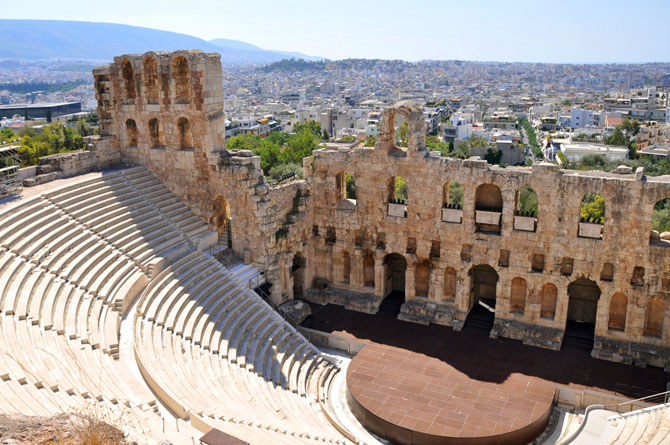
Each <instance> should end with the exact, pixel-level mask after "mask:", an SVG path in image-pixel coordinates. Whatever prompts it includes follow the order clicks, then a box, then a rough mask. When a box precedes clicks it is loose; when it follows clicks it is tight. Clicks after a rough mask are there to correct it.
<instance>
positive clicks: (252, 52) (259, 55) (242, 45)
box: [209, 39, 324, 63]
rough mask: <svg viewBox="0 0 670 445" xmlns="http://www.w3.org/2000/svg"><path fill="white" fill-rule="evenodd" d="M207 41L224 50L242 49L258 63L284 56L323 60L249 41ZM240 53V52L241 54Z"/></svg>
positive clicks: (280, 58)
mask: <svg viewBox="0 0 670 445" xmlns="http://www.w3.org/2000/svg"><path fill="white" fill-rule="evenodd" d="M209 43H213V44H214V45H217V46H219V47H221V48H223V49H224V50H238V51H244V54H243V55H244V56H246V57H248V58H249V59H253V60H250V62H252V63H254V62H259V63H272V62H277V61H279V60H283V59H286V58H293V59H304V60H324V58H323V57H316V56H308V55H306V54H302V53H296V52H290V51H278V50H273V49H263V48H259V47H258V46H256V45H252V44H251V43H247V42H241V41H239V40H229V39H214V40H210V41H209ZM241 55H242V54H241Z"/></svg>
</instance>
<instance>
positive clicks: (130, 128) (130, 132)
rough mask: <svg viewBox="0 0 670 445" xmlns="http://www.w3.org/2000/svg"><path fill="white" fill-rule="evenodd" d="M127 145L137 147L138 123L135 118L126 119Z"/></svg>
mask: <svg viewBox="0 0 670 445" xmlns="http://www.w3.org/2000/svg"><path fill="white" fill-rule="evenodd" d="M126 147H137V124H136V123H135V121H134V120H132V119H128V120H126Z"/></svg>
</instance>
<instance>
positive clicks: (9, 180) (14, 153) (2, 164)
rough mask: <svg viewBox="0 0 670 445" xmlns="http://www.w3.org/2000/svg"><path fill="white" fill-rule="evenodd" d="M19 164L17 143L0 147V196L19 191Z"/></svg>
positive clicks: (20, 186)
mask: <svg viewBox="0 0 670 445" xmlns="http://www.w3.org/2000/svg"><path fill="white" fill-rule="evenodd" d="M20 166H21V159H20V158H19V146H18V145H10V146H9V147H0V196H4V195H13V194H15V193H20V192H21V188H22V184H21V177H20V176H19V167H20Z"/></svg>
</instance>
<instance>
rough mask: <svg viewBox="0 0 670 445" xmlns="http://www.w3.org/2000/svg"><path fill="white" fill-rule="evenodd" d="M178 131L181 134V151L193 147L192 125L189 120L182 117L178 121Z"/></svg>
mask: <svg viewBox="0 0 670 445" xmlns="http://www.w3.org/2000/svg"><path fill="white" fill-rule="evenodd" d="M177 130H178V134H179V149H180V150H185V149H187V148H191V147H193V138H192V133H191V125H190V124H189V122H188V119H186V118H185V117H180V118H179V120H178V121H177Z"/></svg>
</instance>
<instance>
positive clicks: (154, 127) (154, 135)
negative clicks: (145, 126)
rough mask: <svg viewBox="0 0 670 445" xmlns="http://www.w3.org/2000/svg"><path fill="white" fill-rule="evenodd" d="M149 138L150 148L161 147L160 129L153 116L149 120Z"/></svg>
mask: <svg viewBox="0 0 670 445" xmlns="http://www.w3.org/2000/svg"><path fill="white" fill-rule="evenodd" d="M149 138H150V140H151V148H156V147H162V146H163V143H162V140H161V131H160V125H159V123H158V119H156V118H153V119H151V120H150V121H149Z"/></svg>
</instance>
